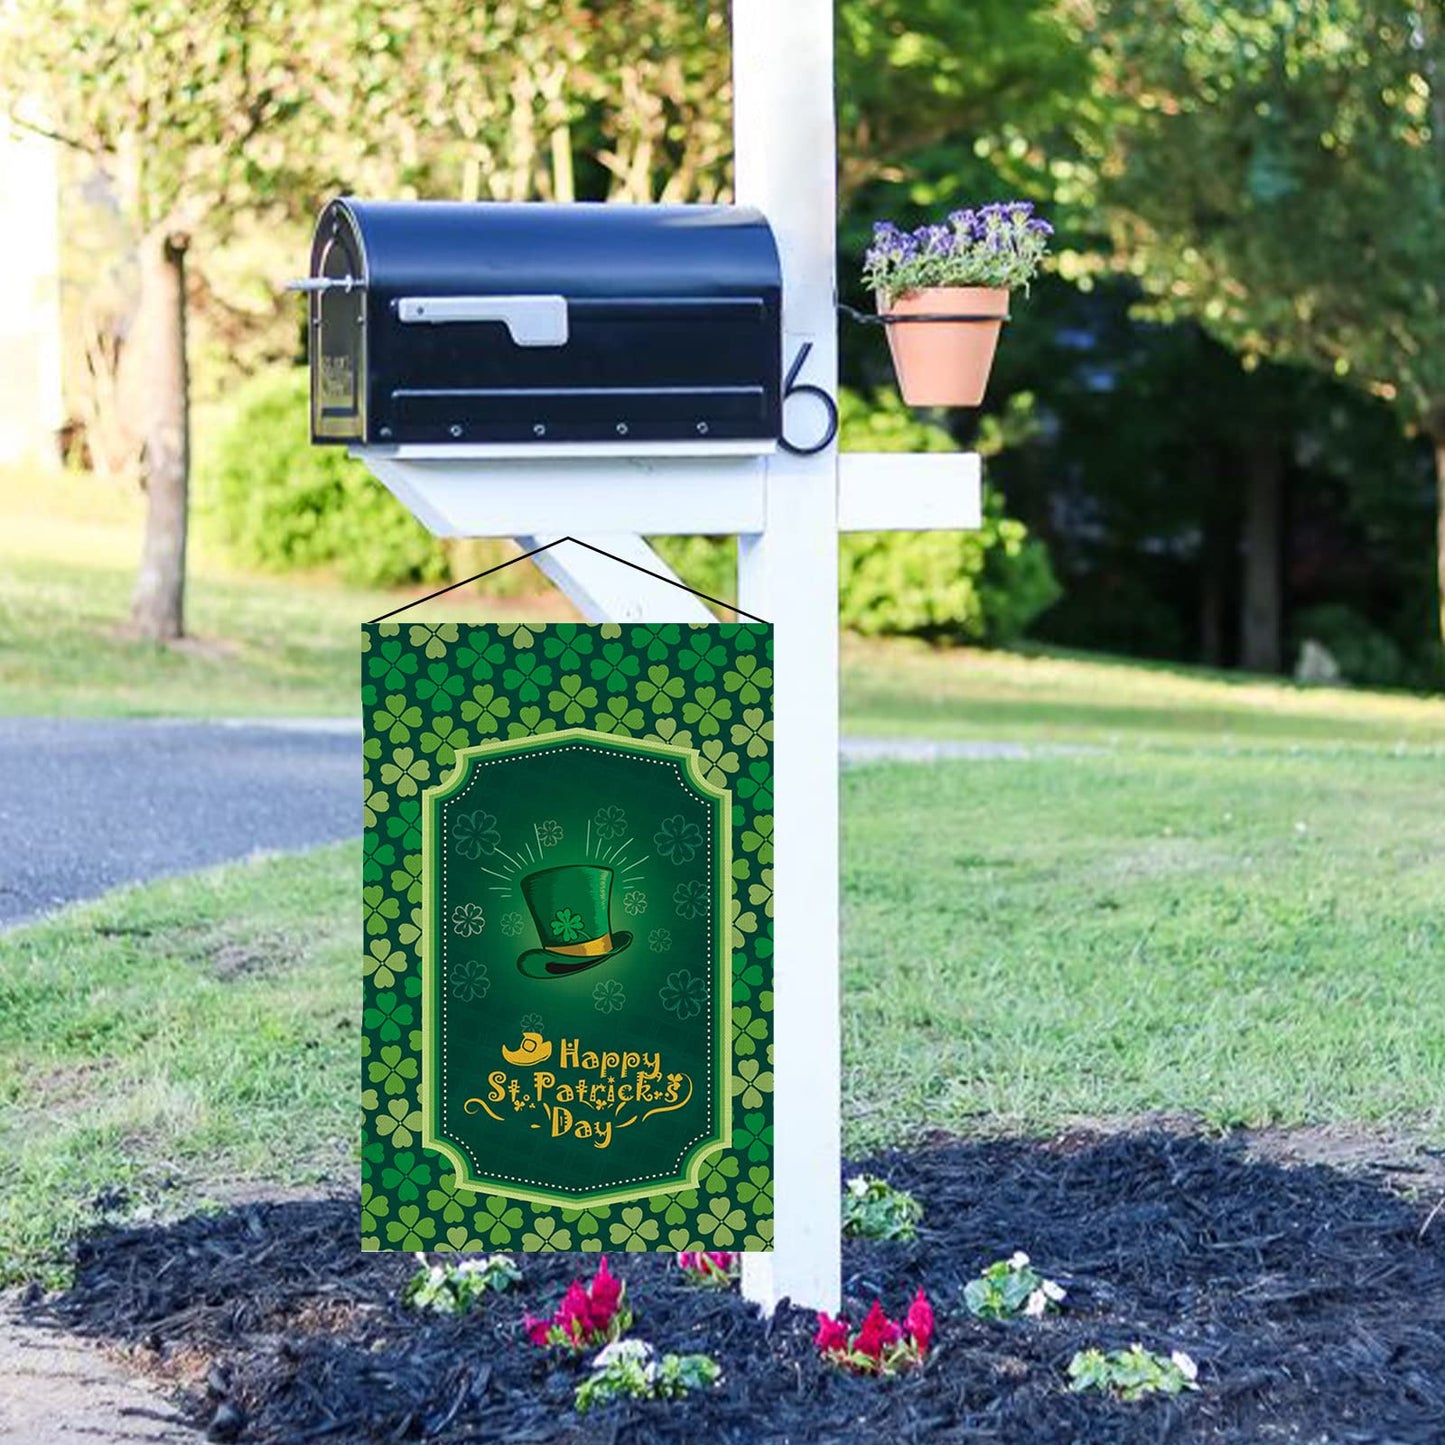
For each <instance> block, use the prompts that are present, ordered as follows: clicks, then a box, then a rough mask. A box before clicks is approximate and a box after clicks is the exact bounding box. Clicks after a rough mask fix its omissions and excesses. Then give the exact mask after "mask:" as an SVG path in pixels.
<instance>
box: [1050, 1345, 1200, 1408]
mask: <svg viewBox="0 0 1445 1445" xmlns="http://www.w3.org/2000/svg"><path fill="white" fill-rule="evenodd" d="M1198 1378H1199V1367H1198V1366H1197V1365H1196V1364H1195V1363H1194V1361H1193V1360H1192V1359H1190V1357H1189V1356H1188V1355H1186V1354H1185V1353H1184V1351H1183V1350H1175V1351H1174V1353H1173V1354H1172V1355H1156V1354H1155V1353H1154V1352H1153V1351H1152V1350H1146V1349H1145V1348H1144V1346H1143V1345H1140V1344H1133V1345H1130V1346H1129V1348H1128V1349H1127V1350H1112V1351H1110V1352H1109V1353H1107V1354H1106V1353H1105V1352H1104V1351H1103V1350H1080V1351H1079V1352H1078V1354H1076V1355H1075V1356H1074V1358H1073V1359H1072V1360H1070V1361H1069V1389H1071V1390H1073V1391H1075V1392H1076V1393H1078V1392H1082V1391H1084V1390H1099V1391H1102V1392H1104V1393H1105V1394H1110V1395H1114V1396H1116V1397H1117V1398H1118V1399H1120V1400H1142V1399H1143V1398H1144V1396H1146V1395H1178V1394H1182V1393H1183V1392H1184V1391H1185V1390H1197V1389H1198V1388H1199V1384H1198Z"/></svg>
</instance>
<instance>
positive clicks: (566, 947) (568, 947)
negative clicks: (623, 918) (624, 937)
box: [546, 933, 612, 958]
mask: <svg viewBox="0 0 1445 1445" xmlns="http://www.w3.org/2000/svg"><path fill="white" fill-rule="evenodd" d="M611 947H612V935H611V933H604V934H603V935H602V937H601V938H589V939H588V940H587V942H586V943H549V944H547V945H546V948H547V952H548V953H565V954H566V955H567V956H568V957H569V958H593V957H595V956H596V955H597V954H599V953H606V952H608V951H609V950H610V949H611Z"/></svg>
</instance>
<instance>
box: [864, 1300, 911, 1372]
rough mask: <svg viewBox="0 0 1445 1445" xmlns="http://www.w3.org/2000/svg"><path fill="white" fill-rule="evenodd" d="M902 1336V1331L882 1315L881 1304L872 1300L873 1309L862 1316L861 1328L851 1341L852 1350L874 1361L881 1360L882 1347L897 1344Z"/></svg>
mask: <svg viewBox="0 0 1445 1445" xmlns="http://www.w3.org/2000/svg"><path fill="white" fill-rule="evenodd" d="M902 1334H903V1331H902V1330H901V1329H899V1328H898V1326H897V1325H896V1324H895V1323H894V1322H893V1321H892V1320H890V1319H889V1318H888V1316H887V1315H885V1314H884V1313H883V1306H882V1304H881V1303H880V1302H879V1301H878V1300H874V1301H873V1308H872V1309H870V1310H869V1311H868V1313H867V1315H865V1316H864V1319H863V1326H862V1328H861V1329H860V1330H859V1331H858V1334H857V1335H856V1337H855V1338H854V1340H853V1348H854V1349H855V1350H857V1351H858V1353H859V1354H861V1355H867V1356H868V1358H869V1359H871V1360H876V1359H879V1358H881V1356H882V1354H883V1349H884V1346H885V1345H893V1344H897V1342H898V1340H899V1339H900V1338H901V1337H902Z"/></svg>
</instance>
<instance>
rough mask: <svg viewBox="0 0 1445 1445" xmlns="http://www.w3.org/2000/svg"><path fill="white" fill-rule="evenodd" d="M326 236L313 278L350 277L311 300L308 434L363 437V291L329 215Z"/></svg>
mask: <svg viewBox="0 0 1445 1445" xmlns="http://www.w3.org/2000/svg"><path fill="white" fill-rule="evenodd" d="M329 230H330V233H329V234H328V235H326V236H324V237H319V238H318V245H319V247H320V256H319V258H318V264H317V266H316V267H315V268H314V273H315V274H316V275H319V276H325V277H328V278H331V279H334V280H345V279H347V278H350V279H351V280H353V281H354V282H356V283H357V284H355V285H354V286H352V287H351V288H350V289H346V288H343V287H332V288H330V289H328V290H324V291H318V292H316V293H315V294H314V295H313V296H312V298H311V326H310V332H311V435H312V437H313V439H315V440H323V439H324V440H327V441H363V440H365V438H366V382H367V371H366V289H365V286H364V284H361V283H362V281H363V277H364V273H363V269H362V261H361V255H360V247H359V246H358V245H357V243H356V238H355V236H354V235H353V234H352V232H351V229H350V226H349V224H348V223H347V222H346V219H345V217H343V216H341V215H340V214H339V213H336V212H333V214H332V220H331V225H330V228H329Z"/></svg>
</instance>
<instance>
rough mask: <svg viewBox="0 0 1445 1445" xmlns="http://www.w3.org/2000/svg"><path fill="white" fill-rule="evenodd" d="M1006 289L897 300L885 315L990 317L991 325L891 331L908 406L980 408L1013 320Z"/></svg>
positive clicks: (933, 324)
mask: <svg viewBox="0 0 1445 1445" xmlns="http://www.w3.org/2000/svg"><path fill="white" fill-rule="evenodd" d="M1008 295H1009V293H1008V291H1007V289H1006V288H1004V287H1002V286H928V287H925V288H924V289H923V290H921V291H910V292H908V293H907V294H906V295H903V296H898V297H895V298H894V300H893V302H892V303H891V304H889V305H885V304H884V303H883V301H882V299H881V298H880V299H879V304H878V311H879V314H880V315H882V316H910V315H912V316H952V315H960V316H987V317H991V318H992V317H996V318H997V320H988V321H959V322H948V321H901V322H896V323H894V324H893V325H891V326H889V327H887V328H886V329H887V332H888V346H889V349H890V350H891V351H892V352H893V369H894V370H895V371H896V372H897V373H898V387H899V390H900V391H902V393H903V400H904V401H906V402H907V403H908V405H909V406H977V405H978V404H979V403H980V402H981V401H982V400H983V393H984V388H985V387H986V386H987V385H988V374H989V371H990V370H991V368H992V367H993V353H994V350H995V348H996V347H997V346H998V334H999V331H1000V330H1001V329H1002V327H1003V323H1004V321H1005V320H1007V318H1008Z"/></svg>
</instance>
